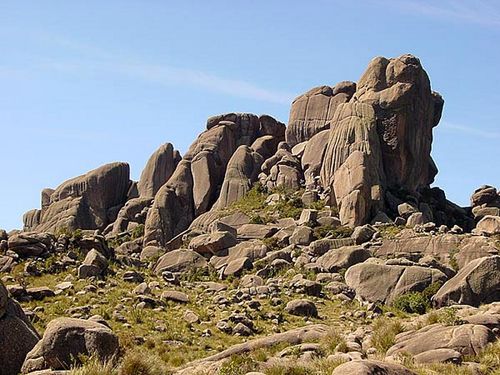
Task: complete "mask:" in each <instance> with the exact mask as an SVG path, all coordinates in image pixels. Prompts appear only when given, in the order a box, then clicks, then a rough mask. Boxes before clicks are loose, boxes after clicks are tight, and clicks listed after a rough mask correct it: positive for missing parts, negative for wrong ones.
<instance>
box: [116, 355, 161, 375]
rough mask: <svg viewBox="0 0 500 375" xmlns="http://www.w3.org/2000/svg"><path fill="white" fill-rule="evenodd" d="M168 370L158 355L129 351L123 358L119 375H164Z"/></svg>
mask: <svg viewBox="0 0 500 375" xmlns="http://www.w3.org/2000/svg"><path fill="white" fill-rule="evenodd" d="M167 373H168V372H167V369H166V366H165V364H164V363H163V361H162V360H161V359H160V358H159V357H157V356H156V355H152V354H150V353H148V352H146V351H144V350H134V351H129V352H128V353H127V354H125V357H123V361H122V363H121V365H120V368H119V370H118V375H164V374H167Z"/></svg>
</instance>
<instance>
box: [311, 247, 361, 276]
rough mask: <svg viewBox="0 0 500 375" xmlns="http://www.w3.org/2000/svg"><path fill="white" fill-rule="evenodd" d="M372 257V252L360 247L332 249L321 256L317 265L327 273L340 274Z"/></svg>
mask: <svg viewBox="0 0 500 375" xmlns="http://www.w3.org/2000/svg"><path fill="white" fill-rule="evenodd" d="M370 257H371V253H370V251H368V250H366V249H363V248H362V247H359V246H344V247H341V248H339V249H332V250H330V251H328V252H327V253H326V254H324V255H322V256H320V257H319V258H318V260H317V261H316V263H317V264H318V265H319V266H320V267H321V268H322V269H323V270H324V271H326V272H338V271H339V270H341V269H347V268H349V267H351V266H353V265H355V264H357V263H361V262H364V261H365V260H367V259H368V258H370Z"/></svg>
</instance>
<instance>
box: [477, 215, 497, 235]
mask: <svg viewBox="0 0 500 375" xmlns="http://www.w3.org/2000/svg"><path fill="white" fill-rule="evenodd" d="M476 231H477V232H479V233H484V234H486V235H495V234H500V216H491V215H486V216H484V217H483V218H482V219H481V220H479V223H477V226H476Z"/></svg>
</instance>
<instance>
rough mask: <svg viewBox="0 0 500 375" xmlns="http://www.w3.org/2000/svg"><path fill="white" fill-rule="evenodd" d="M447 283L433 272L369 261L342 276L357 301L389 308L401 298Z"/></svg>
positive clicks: (353, 267)
mask: <svg viewBox="0 0 500 375" xmlns="http://www.w3.org/2000/svg"><path fill="white" fill-rule="evenodd" d="M446 280H447V277H446V275H445V274H444V273H443V272H441V271H439V270H437V269H434V268H427V267H420V266H400V265H386V264H380V263H375V262H369V261H367V262H364V263H359V264H356V265H354V266H352V267H350V268H349V269H348V270H347V272H346V274H345V282H346V284H347V285H348V286H349V287H351V288H352V289H354V290H355V291H356V296H357V297H358V298H359V299H361V300H364V301H368V302H380V303H388V304H390V303H392V302H393V301H394V300H395V299H396V298H397V297H399V296H401V295H403V294H406V293H409V292H422V291H423V290H424V289H425V288H427V287H428V286H430V285H431V284H432V283H435V282H441V283H443V282H445V281H446Z"/></svg>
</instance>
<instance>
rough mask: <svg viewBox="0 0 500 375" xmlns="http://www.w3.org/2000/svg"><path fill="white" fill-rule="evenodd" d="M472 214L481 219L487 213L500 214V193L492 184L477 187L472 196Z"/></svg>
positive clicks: (491, 214)
mask: <svg viewBox="0 0 500 375" xmlns="http://www.w3.org/2000/svg"><path fill="white" fill-rule="evenodd" d="M470 203H471V206H472V214H473V215H474V218H475V219H476V220H477V221H479V220H481V219H482V218H483V217H485V216H486V215H490V216H500V193H499V192H498V191H497V189H496V188H494V187H493V186H490V185H483V186H481V187H480V188H478V189H476V190H475V191H474V193H473V194H472V196H471V199H470Z"/></svg>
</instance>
